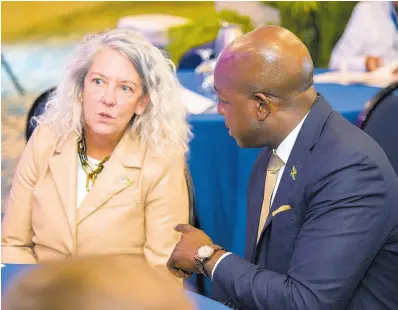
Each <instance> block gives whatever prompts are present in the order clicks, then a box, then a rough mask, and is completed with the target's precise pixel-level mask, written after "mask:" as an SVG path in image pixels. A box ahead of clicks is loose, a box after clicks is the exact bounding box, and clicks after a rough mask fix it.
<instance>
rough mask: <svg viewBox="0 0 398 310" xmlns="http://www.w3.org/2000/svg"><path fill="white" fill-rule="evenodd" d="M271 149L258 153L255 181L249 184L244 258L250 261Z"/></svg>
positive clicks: (255, 240) (254, 245)
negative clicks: (259, 158) (258, 159)
mask: <svg viewBox="0 0 398 310" xmlns="http://www.w3.org/2000/svg"><path fill="white" fill-rule="evenodd" d="M271 155H272V150H271V149H267V150H266V151H265V152H262V153H261V154H260V156H261V157H263V158H262V159H261V160H260V161H259V167H258V168H257V167H256V168H255V169H256V170H257V171H256V170H254V171H253V172H254V173H256V175H255V176H253V179H254V180H255V182H253V184H251V185H250V187H249V192H248V203H249V205H248V214H247V223H246V254H245V259H246V260H247V261H251V260H252V258H253V255H254V249H255V247H256V242H257V231H258V225H259V218H260V215H261V208H262V204H263V199H264V185H265V182H266V175H267V166H268V162H269V159H270V158H271Z"/></svg>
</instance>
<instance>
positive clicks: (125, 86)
mask: <svg viewBox="0 0 398 310" xmlns="http://www.w3.org/2000/svg"><path fill="white" fill-rule="evenodd" d="M122 90H123V91H124V92H125V93H128V92H132V91H133V90H132V88H131V87H130V86H127V85H123V86H122Z"/></svg>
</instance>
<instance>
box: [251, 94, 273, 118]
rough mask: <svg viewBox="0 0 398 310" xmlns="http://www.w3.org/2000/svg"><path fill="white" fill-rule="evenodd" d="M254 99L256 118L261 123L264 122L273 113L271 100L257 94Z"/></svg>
mask: <svg viewBox="0 0 398 310" xmlns="http://www.w3.org/2000/svg"><path fill="white" fill-rule="evenodd" d="M253 99H254V100H255V102H256V106H255V108H256V110H255V113H256V117H257V119H258V120H259V121H264V120H265V119H266V118H267V116H268V114H270V112H271V99H270V98H269V97H267V96H266V95H264V94H263V93H255V94H254V96H253Z"/></svg>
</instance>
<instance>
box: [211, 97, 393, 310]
mask: <svg viewBox="0 0 398 310" xmlns="http://www.w3.org/2000/svg"><path fill="white" fill-rule="evenodd" d="M271 153H272V150H271V149H270V148H267V147H266V148H264V149H263V150H262V151H261V153H260V154H259V156H258V158H257V161H256V163H255V164H254V167H253V171H252V174H251V177H250V181H249V186H248V195H247V196H248V199H247V225H246V226H247V229H246V234H247V235H246V254H245V260H243V259H241V258H239V257H238V256H236V255H234V254H231V255H229V256H227V257H226V258H224V259H223V260H222V261H221V262H220V263H219V265H218V266H217V268H216V270H215V273H214V278H213V288H214V295H213V296H214V298H215V299H218V300H220V301H221V302H223V303H225V304H227V305H229V306H231V307H236V308H238V309H244V310H246V309H272V310H274V309H310V310H316V309H322V310H325V309H333V310H335V309H369V310H377V309H398V179H397V176H396V174H395V173H394V170H393V168H392V167H391V164H390V163H389V161H388V159H387V157H386V155H385V154H384V152H383V151H382V149H381V148H380V147H379V146H378V145H377V144H376V142H375V141H374V140H372V139H371V138H370V137H369V136H368V135H367V134H365V133H364V132H362V131H361V130H360V129H358V128H357V127H355V126H353V125H352V124H350V123H349V122H348V121H346V120H345V119H344V118H343V117H342V116H341V115H340V114H338V113H337V112H335V111H333V110H332V108H331V106H330V105H329V104H328V103H327V102H326V100H325V99H324V98H323V97H322V96H319V98H318V100H317V101H316V102H315V103H314V105H313V107H312V109H311V111H310V113H309V115H308V116H307V119H306V120H305V122H304V124H303V126H302V128H301V130H300V132H299V135H298V137H297V140H296V142H295V144H294V147H293V150H292V152H291V154H290V157H289V160H288V162H287V163H286V166H285V170H284V173H283V175H282V179H281V182H280V184H279V187H278V190H277V192H276V196H275V198H274V201H273V204H272V206H271V209H270V212H269V216H268V218H267V220H266V223H265V226H264V230H263V232H262V234H261V236H260V240H259V242H258V243H257V245H256V237H257V229H258V220H259V218H260V212H261V205H262V201H263V195H264V182H265V175H266V167H267V165H268V160H269V158H270V156H271ZM293 168H295V170H296V175H295V176H294V173H293V174H292V171H293V170H294V169H293Z"/></svg>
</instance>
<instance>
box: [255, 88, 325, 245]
mask: <svg viewBox="0 0 398 310" xmlns="http://www.w3.org/2000/svg"><path fill="white" fill-rule="evenodd" d="M332 111H333V110H332V108H331V106H330V105H329V104H328V103H327V102H326V100H325V99H324V98H323V96H322V95H319V97H318V99H317V101H316V102H315V103H314V105H313V106H312V108H311V111H310V113H309V114H308V116H307V118H306V120H305V122H304V124H303V126H302V128H301V130H300V132H299V134H298V136H297V139H296V142H295V143H294V146H293V149H292V152H291V153H290V156H289V159H288V162H287V163H286V165H285V169H284V171H283V175H282V178H281V180H280V182H279V186H278V190H277V192H276V195H275V197H274V201H273V203H272V205H271V208H270V211H269V214H268V217H267V220H266V222H265V224H264V228H263V230H262V233H261V236H260V238H259V242H260V240H261V238H262V237H263V235H264V231H265V230H266V229H267V227H268V226H269V225H270V223H271V222H272V218H273V216H272V212H273V211H275V210H276V209H278V208H279V207H280V206H282V205H286V204H288V199H289V198H290V195H291V193H292V192H293V191H294V188H295V186H296V185H297V184H298V183H299V181H300V178H301V177H302V175H303V174H304V173H305V169H304V168H305V163H306V159H307V158H308V155H310V153H311V150H312V148H313V147H314V145H315V144H316V142H317V141H318V138H319V136H320V134H321V133H322V129H323V127H324V125H325V123H326V120H327V118H328V117H329V115H330V114H331V113H332ZM292 208H294V206H292ZM256 248H257V247H256Z"/></svg>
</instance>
